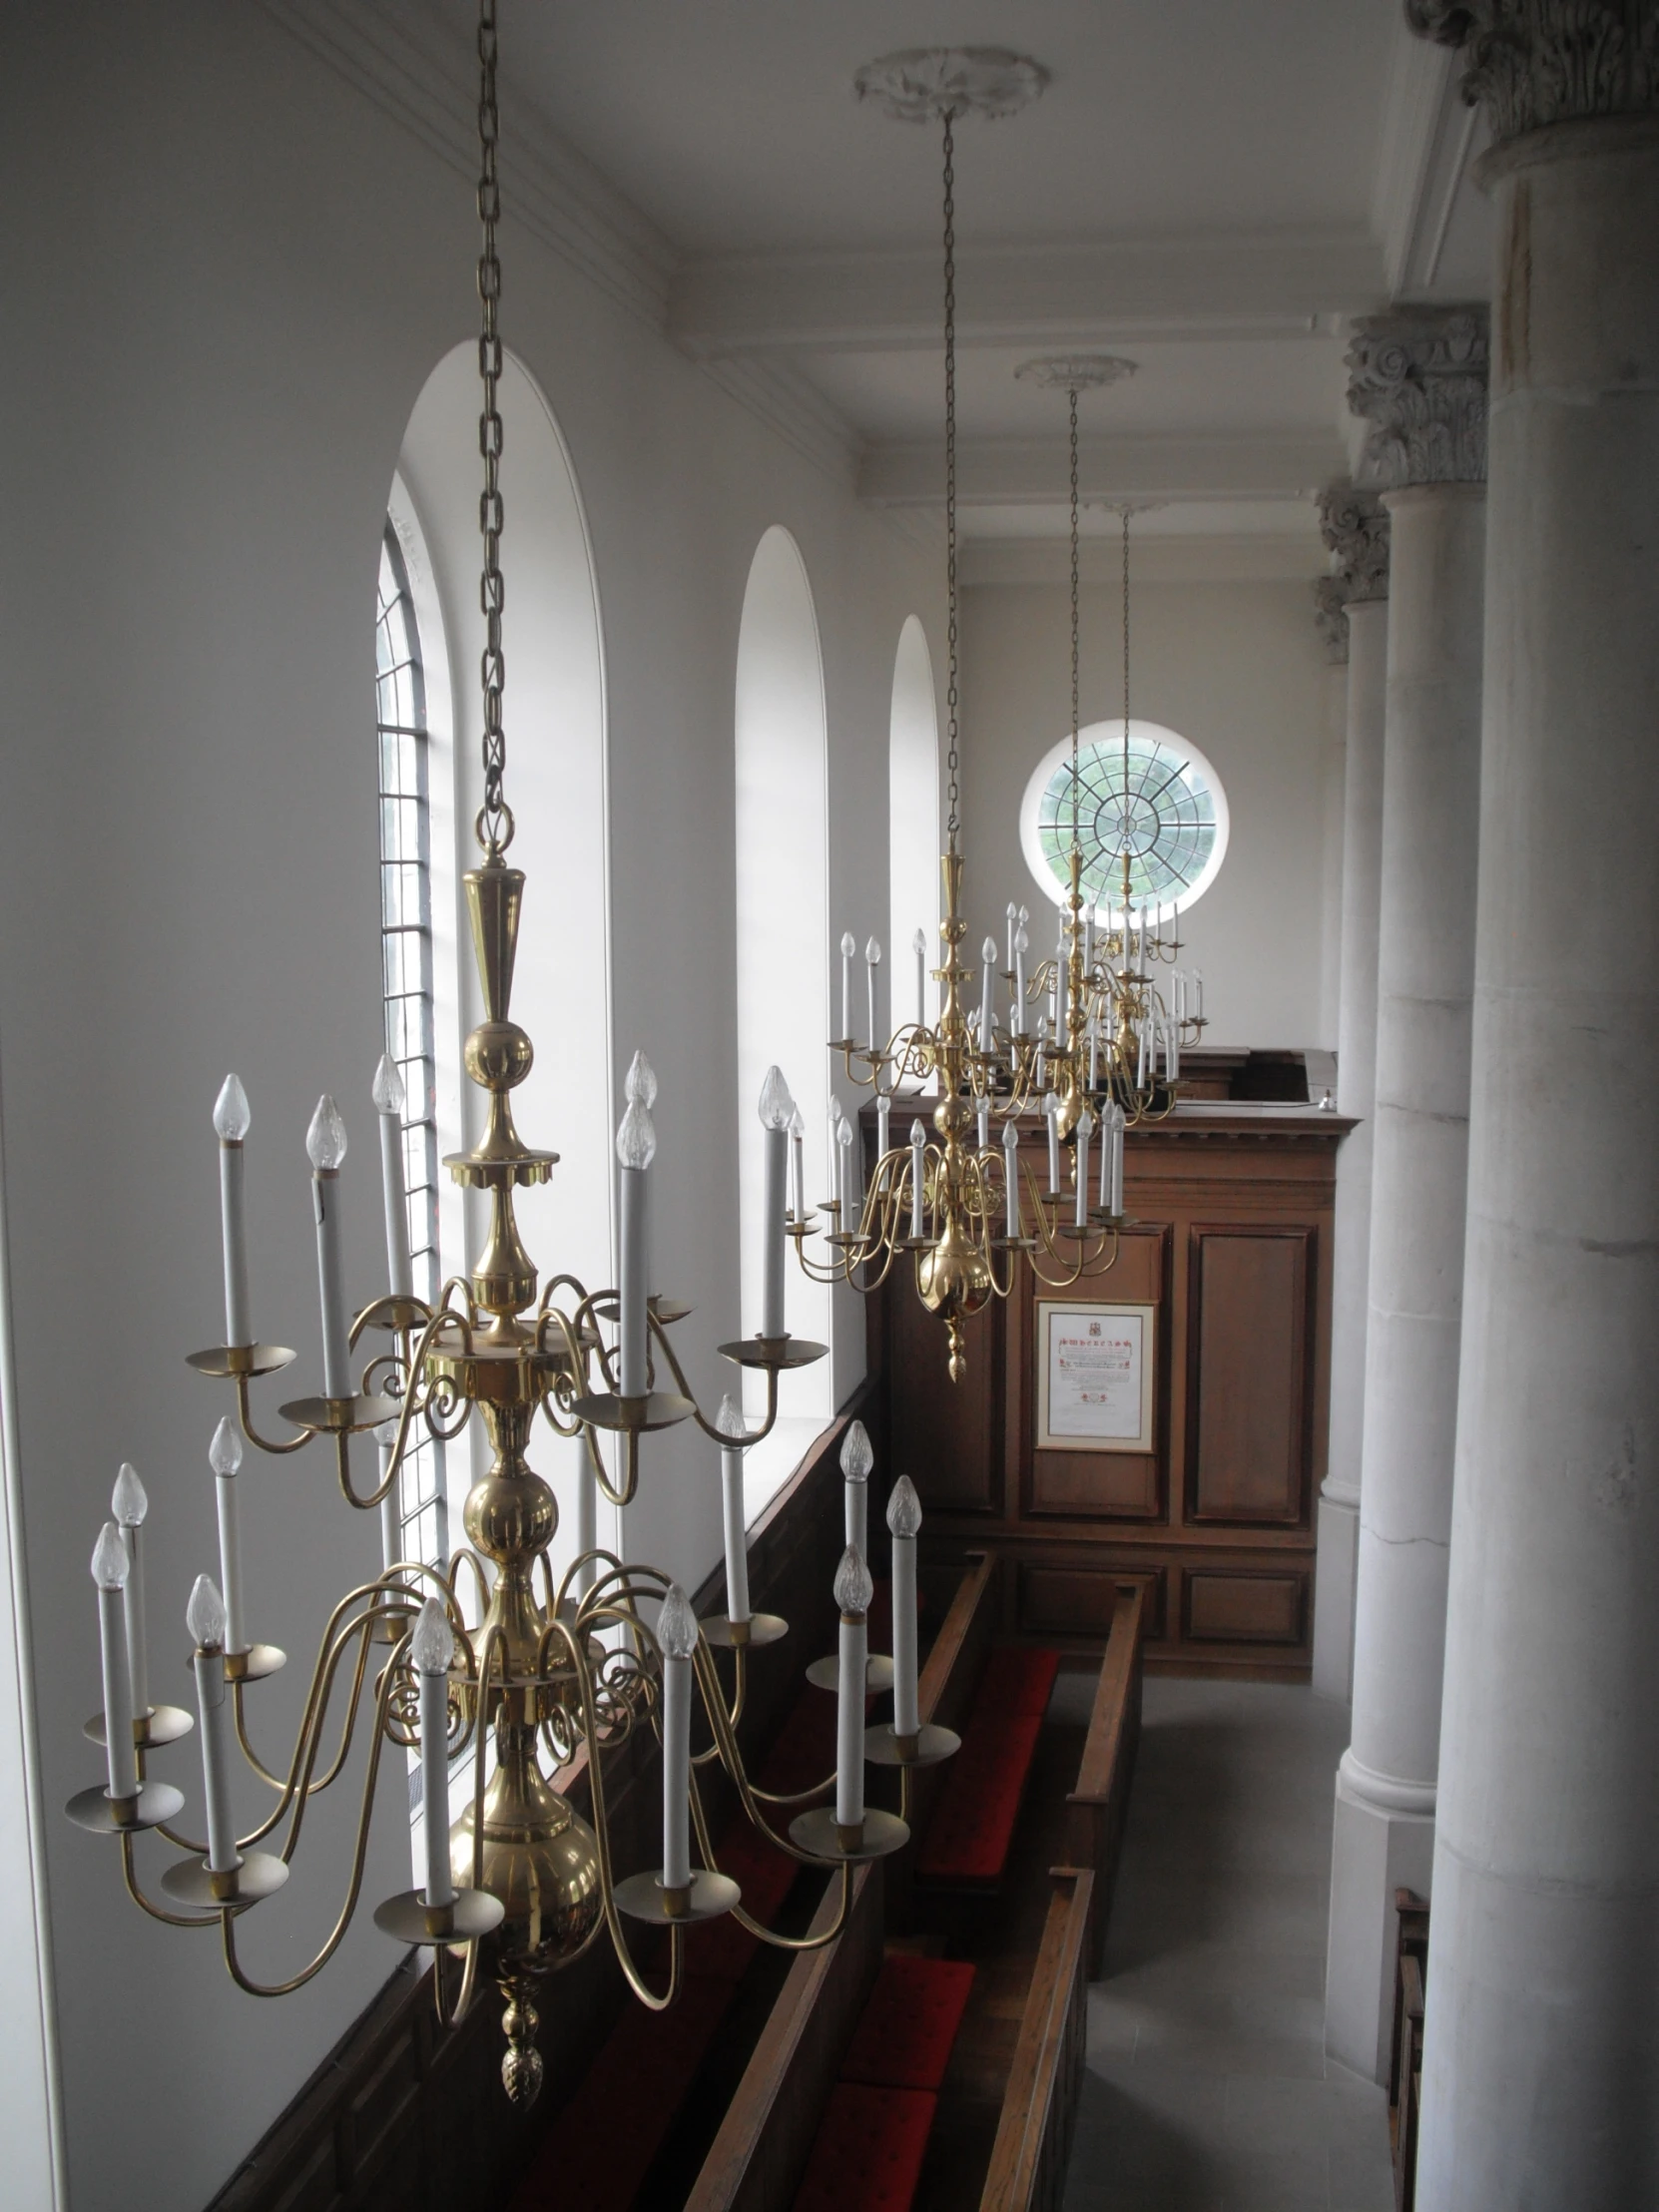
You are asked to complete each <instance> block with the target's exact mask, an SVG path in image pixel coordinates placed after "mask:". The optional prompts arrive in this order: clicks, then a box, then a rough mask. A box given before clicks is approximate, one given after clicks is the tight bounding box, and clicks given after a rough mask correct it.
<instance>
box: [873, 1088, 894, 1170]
mask: <svg viewBox="0 0 1659 2212" xmlns="http://www.w3.org/2000/svg"><path fill="white" fill-rule="evenodd" d="M891 1145H892V1098H891V1095H890V1094H889V1093H888V1092H886V1091H877V1092H876V1094H875V1157H876V1158H877V1159H878V1160H882V1159H885V1157H886V1155H887V1152H888V1150H889V1149H890V1147H891Z"/></svg>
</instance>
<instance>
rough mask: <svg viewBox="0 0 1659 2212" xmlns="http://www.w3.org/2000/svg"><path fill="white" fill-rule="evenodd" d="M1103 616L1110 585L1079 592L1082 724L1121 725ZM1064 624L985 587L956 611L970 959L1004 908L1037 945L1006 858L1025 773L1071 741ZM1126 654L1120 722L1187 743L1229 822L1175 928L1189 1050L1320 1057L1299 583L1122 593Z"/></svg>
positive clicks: (1326, 811)
mask: <svg viewBox="0 0 1659 2212" xmlns="http://www.w3.org/2000/svg"><path fill="white" fill-rule="evenodd" d="M1119 608H1120V601H1119V596H1118V587H1117V585H1116V583H1115V582H1114V583H1108V584H1095V583H1088V584H1085V585H1084V586H1083V587H1082V655H1081V716H1082V720H1083V721H1084V722H1085V723H1088V722H1093V721H1096V720H1099V719H1101V718H1106V717H1110V716H1112V715H1114V714H1121V713H1122V700H1123V675H1122V659H1121V653H1122V631H1121V617H1120V612H1119ZM1069 622H1070V600H1069V593H1068V590H1067V588H1066V587H1065V586H1063V585H1060V584H1047V583H1035V584H1013V583H1009V584H1000V583H983V584H976V585H974V586H972V587H971V588H970V589H969V590H968V591H967V592H966V593H965V594H964V609H963V679H962V700H963V747H962V754H963V810H962V815H963V829H964V834H965V840H966V843H965V849H966V852H967V861H968V865H967V871H966V875H965V878H964V898H965V901H966V905H967V910H968V916H969V926H968V942H969V943H970V944H971V945H977V944H978V943H979V940H980V939H981V937H983V936H984V935H985V933H986V932H987V930H988V931H989V932H990V933H991V934H992V935H994V936H997V937H998V938H1000V937H1001V935H1002V933H1003V926H1004V925H1003V920H1002V914H1003V908H1004V907H1005V905H1006V903H1007V901H1008V900H1009V899H1010V898H1014V899H1017V900H1019V901H1020V902H1022V903H1024V904H1028V905H1030V906H1031V907H1032V908H1033V920H1032V925H1031V934H1032V942H1033V946H1034V947H1036V948H1040V949H1042V950H1046V949H1047V948H1048V945H1049V939H1050V935H1051V931H1050V929H1049V927H1048V924H1047V923H1042V924H1041V925H1040V926H1039V919H1040V917H1039V915H1038V911H1037V905H1038V902H1037V898H1036V896H1035V895H1034V890H1033V878H1032V875H1031V871H1030V869H1029V868H1028V867H1027V865H1026V863H1025V860H1024V857H1023V855H1022V853H1021V851H1020V844H1019V805H1020V800H1021V797H1022V795H1023V793H1024V791H1025V786H1026V783H1027V780H1028V779H1029V777H1030V775H1031V772H1032V770H1033V769H1034V768H1035V767H1036V765H1037V763H1038V761H1039V760H1040V759H1041V758H1042V756H1043V755H1044V754H1045V753H1046V752H1047V751H1048V750H1049V748H1050V747H1052V746H1054V745H1057V744H1059V743H1060V742H1061V740H1062V739H1063V738H1065V736H1066V735H1067V732H1068V730H1069V728H1070V714H1071V707H1070V692H1071V662H1070V642H1069V636H1070V633H1069ZM1130 642H1131V652H1132V666H1131V677H1132V694H1131V707H1132V711H1133V713H1134V715H1135V716H1136V717H1137V718H1144V719H1146V720H1147V721H1149V722H1158V723H1163V724H1164V725H1165V726H1166V727H1167V728H1169V729H1171V730H1175V731H1178V732H1179V733H1180V734H1181V736H1182V737H1184V738H1190V739H1191V740H1192V741H1193V743H1194V744H1195V745H1196V746H1197V747H1198V748H1199V750H1200V751H1201V752H1203V753H1204V754H1205V755H1206V756H1207V757H1208V758H1209V760H1210V762H1211V763H1212V765H1213V766H1214V768H1215V770H1216V773H1217V775H1218V776H1219V777H1220V779H1221V782H1222V787H1223V789H1224V791H1225V792H1226V795H1227V803H1228V807H1229V809H1230V812H1231V816H1232V830H1231V838H1230V842H1229V845H1228V850H1227V858H1226V860H1225V862H1224V863H1223V865H1222V869H1221V872H1220V874H1219V875H1218V876H1217V878H1216V880H1215V882H1214V883H1213V884H1212V885H1211V887H1210V888H1209V890H1207V891H1206V892H1205V893H1204V896H1203V897H1202V898H1201V899H1200V900H1199V901H1198V902H1197V903H1196V904H1195V905H1194V906H1193V907H1191V908H1190V909H1189V910H1188V911H1187V912H1186V913H1184V914H1183V916H1182V938H1183V941H1184V943H1185V945H1186V947H1187V949H1186V951H1185V953H1184V955H1183V964H1184V965H1187V966H1191V967H1198V968H1201V969H1202V970H1203V973H1204V999H1205V1013H1206V1015H1207V1016H1208V1017H1209V1020H1210V1028H1209V1031H1208V1033H1207V1035H1206V1038H1205V1042H1206V1043H1207V1044H1218V1045H1255V1046H1272V1045H1280V1046H1296V1047H1300V1046H1306V1045H1330V1044H1334V1042H1335V1036H1334V1031H1333V1030H1332V1029H1331V1027H1330V1024H1331V1022H1332V1018H1333V1013H1334V1009H1333V1008H1332V1007H1331V1006H1330V1005H1329V1004H1328V1003H1326V998H1325V994H1324V993H1322V974H1323V973H1324V961H1323V955H1322V944H1323V939H1324V936H1325V934H1326V933H1327V930H1328V928H1329V925H1330V911H1329V898H1328V885H1327V880H1326V873H1327V871H1326V844H1327V841H1328V838H1329V837H1330V835H1331V834H1332V828H1331V825H1332V819H1333V818H1332V810H1331V808H1330V806H1329V802H1328V796H1327V795H1328V786H1329V780H1330V776H1331V756H1330V739H1329V734H1328V731H1329V724H1328V705H1327V694H1328V691H1329V688H1330V682H1329V672H1328V669H1327V665H1326V662H1325V657H1324V653H1323V650H1322V648H1321V646H1320V643H1319V640H1318V637H1317V634H1316V632H1315V628H1314V621H1313V603H1312V600H1311V598H1310V596H1309V589H1308V585H1307V583H1306V582H1305V581H1303V580H1302V579H1301V578H1296V579H1283V578H1280V579H1272V580H1264V581H1244V580H1237V579H1235V580H1231V581H1226V582H1220V581H1218V582H1213V583H1212V582H1195V581H1180V582H1175V581H1159V582H1153V581H1148V582H1144V583H1140V582H1138V583H1136V585H1135V588H1134V600H1133V615H1132V623H1131V633H1130ZM1050 920H1052V914H1050ZM1033 956H1035V954H1034V955H1033Z"/></svg>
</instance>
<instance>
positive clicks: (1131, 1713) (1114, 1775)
mask: <svg viewBox="0 0 1659 2212" xmlns="http://www.w3.org/2000/svg"><path fill="white" fill-rule="evenodd" d="M1145 1623H1146V1588H1145V1585H1144V1584H1137V1585H1136V1586H1135V1587H1134V1588H1132V1589H1125V1590H1120V1591H1119V1592H1118V1597H1117V1602H1116V1604H1115V1605H1114V1606H1113V1608H1112V1629H1111V1634H1110V1635H1109V1637H1108V1638H1107V1642H1106V1656H1105V1658H1104V1659H1103V1660H1102V1661H1101V1665H1100V1684H1099V1687H1098V1688H1097V1689H1096V1691H1095V1696H1094V1708H1093V1711H1092V1712H1091V1714H1090V1716H1089V1733H1088V1736H1087V1739H1086V1740H1085V1742H1084V1745H1083V1759H1082V1763H1081V1765H1080V1766H1079V1768H1078V1770H1077V1787H1076V1789H1075V1790H1073V1791H1072V1792H1071V1793H1070V1795H1069V1796H1068V1797H1067V1799H1066V1852H1067V1857H1068V1858H1069V1859H1070V1861H1071V1864H1072V1865H1073V1866H1076V1867H1087V1868H1089V1869H1090V1871H1091V1872H1092V1873H1093V1875H1094V1878H1095V1882H1094V1899H1093V1905H1092V1908H1091V1926H1090V1931H1089V1970H1090V1971H1091V1973H1095V1974H1098V1973H1100V1972H1101V1970H1102V1969H1103V1967H1104V1965H1105V1959H1106V1922H1107V1917H1108V1915H1109V1914H1110V1912H1111V1909H1112V1889H1113V1885H1114V1883H1115V1881H1116V1878H1117V1863H1118V1852H1119V1850H1120V1848H1121V1846H1122V1842H1123V1829H1124V1823H1125V1821H1126V1820H1127V1819H1128V1817H1129V1781H1130V1776H1131V1774H1132V1773H1133V1771H1134V1764H1135V1752H1136V1748H1137V1746H1138V1744H1139V1742H1140V1733H1141V1638H1142V1634H1143V1632H1144V1629H1145Z"/></svg>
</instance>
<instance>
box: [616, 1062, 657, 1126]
mask: <svg viewBox="0 0 1659 2212" xmlns="http://www.w3.org/2000/svg"><path fill="white" fill-rule="evenodd" d="M622 1095H623V1097H624V1098H625V1099H626V1100H627V1101H628V1102H629V1104H630V1105H632V1103H633V1102H634V1100H635V1099H638V1100H639V1102H640V1104H641V1105H642V1106H643V1107H644V1108H645V1110H646V1112H647V1113H650V1111H651V1109H652V1107H653V1106H655V1105H656V1103H657V1071H656V1069H655V1068H654V1067H653V1066H652V1065H651V1062H650V1061H649V1060H648V1059H647V1058H646V1056H645V1054H644V1053H643V1052H641V1051H640V1050H639V1049H638V1048H637V1047H636V1048H635V1052H634V1057H633V1058H632V1059H631V1060H630V1061H629V1063H628V1073H627V1074H626V1075H625V1076H624V1077H623V1079H622Z"/></svg>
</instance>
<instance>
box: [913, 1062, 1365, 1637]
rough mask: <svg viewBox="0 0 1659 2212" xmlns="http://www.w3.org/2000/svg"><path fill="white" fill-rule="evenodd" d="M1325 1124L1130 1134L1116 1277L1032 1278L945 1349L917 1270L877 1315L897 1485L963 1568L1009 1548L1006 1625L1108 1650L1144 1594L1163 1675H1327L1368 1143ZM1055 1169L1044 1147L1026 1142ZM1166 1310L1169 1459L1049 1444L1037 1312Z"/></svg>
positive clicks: (1278, 1119) (1165, 1440)
mask: <svg viewBox="0 0 1659 2212" xmlns="http://www.w3.org/2000/svg"><path fill="white" fill-rule="evenodd" d="M1349 1126H1350V1124H1349V1123H1348V1122H1347V1121H1344V1120H1341V1119H1339V1118H1338V1116H1336V1115H1335V1114H1331V1113H1326V1112H1322V1111H1320V1110H1318V1109H1316V1108H1312V1107H1306V1106H1283V1105H1249V1104H1241V1103H1237V1102H1228V1101H1223V1100H1201V1101H1197V1102H1190V1103H1183V1105H1182V1106H1181V1107H1180V1108H1178V1109H1177V1111H1176V1113H1175V1114H1174V1115H1173V1116H1172V1117H1171V1118H1170V1119H1169V1120H1168V1121H1166V1122H1163V1123H1161V1124H1159V1125H1158V1126H1157V1127H1155V1128H1150V1129H1144V1130H1134V1131H1131V1133H1130V1136H1129V1142H1128V1149H1127V1156H1126V1161H1125V1193H1124V1198H1125V1206H1126V1209H1127V1212H1128V1215H1129V1217H1130V1220H1131V1226H1130V1227H1129V1228H1128V1229H1126V1231H1125V1232H1124V1235H1123V1237H1122V1239H1121V1243H1120V1249H1119V1253H1118V1258H1117V1261H1116V1264H1115V1265H1114V1266H1113V1267H1112V1268H1111V1269H1110V1270H1108V1272H1107V1273H1105V1274H1104V1275H1098V1276H1093V1277H1090V1278H1089V1279H1088V1280H1086V1281H1085V1282H1082V1283H1079V1284H1077V1285H1075V1286H1073V1287H1072V1288H1071V1289H1070V1290H1068V1291H1064V1292H1062V1291H1058V1290H1055V1291H1050V1290H1048V1289H1046V1288H1044V1287H1042V1286H1040V1285H1039V1286H1036V1287H1035V1291H1034V1290H1033V1285H1032V1282H1031V1279H1030V1275H1029V1272H1028V1271H1027V1272H1025V1273H1024V1275H1023V1279H1022V1280H1021V1282H1020V1283H1019V1285H1018V1286H1017V1288H1016V1290H1015V1292H1014V1295H1013V1296H1012V1297H1011V1298H1010V1299H1008V1300H1007V1301H1006V1302H1004V1301H1000V1300H998V1301H995V1302H993V1304H992V1305H991V1307H990V1308H989V1309H988V1310H987V1311H986V1312H984V1313H983V1314H980V1315H979V1316H977V1317H976V1318H975V1320H974V1321H973V1322H972V1323H971V1324H970V1325H969V1327H968V1331H967V1359H968V1370H967V1375H966V1377H965V1378H964V1380H963V1381H962V1382H961V1383H957V1384H954V1385H952V1383H950V1381H949V1380H948V1377H947V1375H946V1372H945V1344H944V1331H943V1329H942V1327H941V1326H940V1324H939V1323H937V1322H936V1321H934V1320H933V1318H932V1317H931V1316H930V1315H928V1314H927V1313H925V1312H924V1311H923V1309H922V1307H921V1305H920V1303H919V1301H918V1300H917V1298H916V1296H915V1292H914V1287H913V1284H912V1282H911V1280H910V1276H909V1272H908V1268H907V1267H906V1266H903V1265H901V1266H900V1267H898V1268H895V1270H894V1274H893V1278H892V1280H891V1281H889V1283H888V1284H887V1286H886V1287H885V1289H884V1290H883V1291H882V1292H881V1293H879V1294H878V1296H877V1297H876V1298H875V1299H874V1300H872V1302H871V1305H872V1312H871V1316H870V1336H871V1344H870V1351H871V1358H872V1363H873V1364H874V1365H875V1366H876V1367H877V1368H878V1369H879V1371H880V1378H881V1383H882V1385H883V1394H884V1399H885V1406H886V1416H887V1433H888V1439H889V1450H890V1459H889V1464H890V1466H891V1469H892V1471H893V1472H894V1473H895V1474H896V1473H907V1474H909V1475H910V1476H911V1477H912V1478H913V1479H914V1481H915V1483H916V1485H917V1488H918V1489H919V1490H920V1492H921V1497H922V1503H923V1507H924V1509H925V1512H926V1524H925V1527H924V1529H923V1533H922V1544H923V1549H924V1554H925V1555H927V1556H928V1557H929V1558H930V1559H931V1560H932V1561H933V1562H934V1563H935V1564H937V1565H939V1566H944V1565H946V1564H947V1563H953V1562H954V1561H956V1560H958V1559H960V1558H961V1557H962V1555H963V1554H965V1553H966V1552H968V1551H970V1550H972V1549H974V1548H976V1547H979V1546H982V1545H984V1544H985V1543H986V1542H987V1541H989V1542H993V1543H995V1544H996V1545H997V1546H998V1547H999V1548H1000V1549H1002V1550H1003V1551H1005V1552H1006V1553H1007V1555H1008V1557H1009V1559H1010V1561H1011V1571H1010V1572H1009V1573H1008V1575H1007V1576H1006V1578H1005V1587H1006V1590H1007V1600H1006V1602H1007V1605H1008V1609H1009V1613H1008V1619H1007V1620H1006V1622H1005V1627H1006V1628H1007V1629H1008V1630H1009V1631H1010V1632H1013V1633H1018V1634H1025V1635H1030V1636H1033V1637H1042V1638H1044V1639H1046V1640H1051V1641H1054V1642H1058V1643H1060V1644H1062V1645H1065V1646H1072V1647H1075V1648H1078V1649H1085V1648H1100V1647H1102V1646H1103V1645H1104V1642H1105V1638H1106V1635H1107V1633H1108V1631H1109V1629H1110V1627H1111V1619H1112V1607H1113V1602H1114V1600H1115V1597H1116V1594H1117V1592H1118V1591H1119V1590H1120V1589H1122V1588H1125V1587H1127V1586H1130V1585H1140V1586H1143V1587H1144V1588H1145V1589H1146V1592H1147V1603H1148V1644H1147V1658H1148V1661H1149V1663H1151V1664H1153V1665H1162V1666H1166V1667H1168V1666H1180V1667H1183V1668H1186V1669H1189V1670H1193V1669H1198V1668H1203V1669H1204V1670H1206V1671H1212V1670H1227V1671H1241V1670H1243V1671H1249V1672H1252V1673H1257V1674H1263V1673H1266V1674H1273V1675H1280V1676H1286V1677H1298V1676H1302V1675H1306V1673H1307V1672H1308V1668H1309V1663H1310V1657H1311V1651H1310V1638H1311V1636H1312V1632H1313V1610H1314V1609H1313V1574H1314V1513H1315V1502H1316V1499H1317V1496H1318V1489H1319V1482H1320V1479H1321V1477H1322V1476H1323V1474H1324V1471H1325V1450H1326V1426H1327V1413H1326V1408H1327V1398H1328V1391H1329V1370H1330V1309H1331V1219H1332V1204H1333V1199H1334V1191H1335V1176H1336V1152H1337V1145H1338V1142H1339V1140H1340V1139H1341V1137H1342V1136H1343V1134H1344V1133H1345V1132H1346V1130H1347V1129H1348V1128H1349ZM1021 1144H1022V1146H1024V1147H1029V1148H1030V1155H1029V1156H1030V1157H1031V1159H1032V1162H1033V1165H1034V1166H1037V1167H1038V1171H1039V1173H1040V1172H1041V1165H1040V1163H1041V1159H1042V1153H1041V1147H1042V1144H1043V1138H1042V1134H1041V1130H1040V1125H1039V1124H1038V1122H1037V1121H1036V1120H1035V1118H1033V1119H1032V1120H1031V1121H1030V1122H1029V1124H1028V1125H1027V1126H1026V1127H1025V1128H1024V1129H1022V1131H1021ZM1049 1298H1063V1299H1064V1301H1065V1302H1066V1303H1067V1304H1068V1305H1081V1304H1089V1303H1102V1304H1106V1305H1119V1304H1127V1305H1136V1306H1142V1307H1147V1308H1150V1309H1151V1329H1150V1338H1151V1342H1152V1345H1153V1349H1154V1360H1155V1366H1154V1375H1153V1392H1152V1405H1153V1412H1152V1433H1151V1449H1150V1450H1148V1451H1142V1452H1135V1451H1095V1450H1083V1449H1069V1448H1060V1447H1055V1446H1041V1447H1040V1446H1039V1445H1038V1443H1037V1374H1036V1363H1037V1353H1038V1328H1037V1301H1038V1299H1049Z"/></svg>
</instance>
